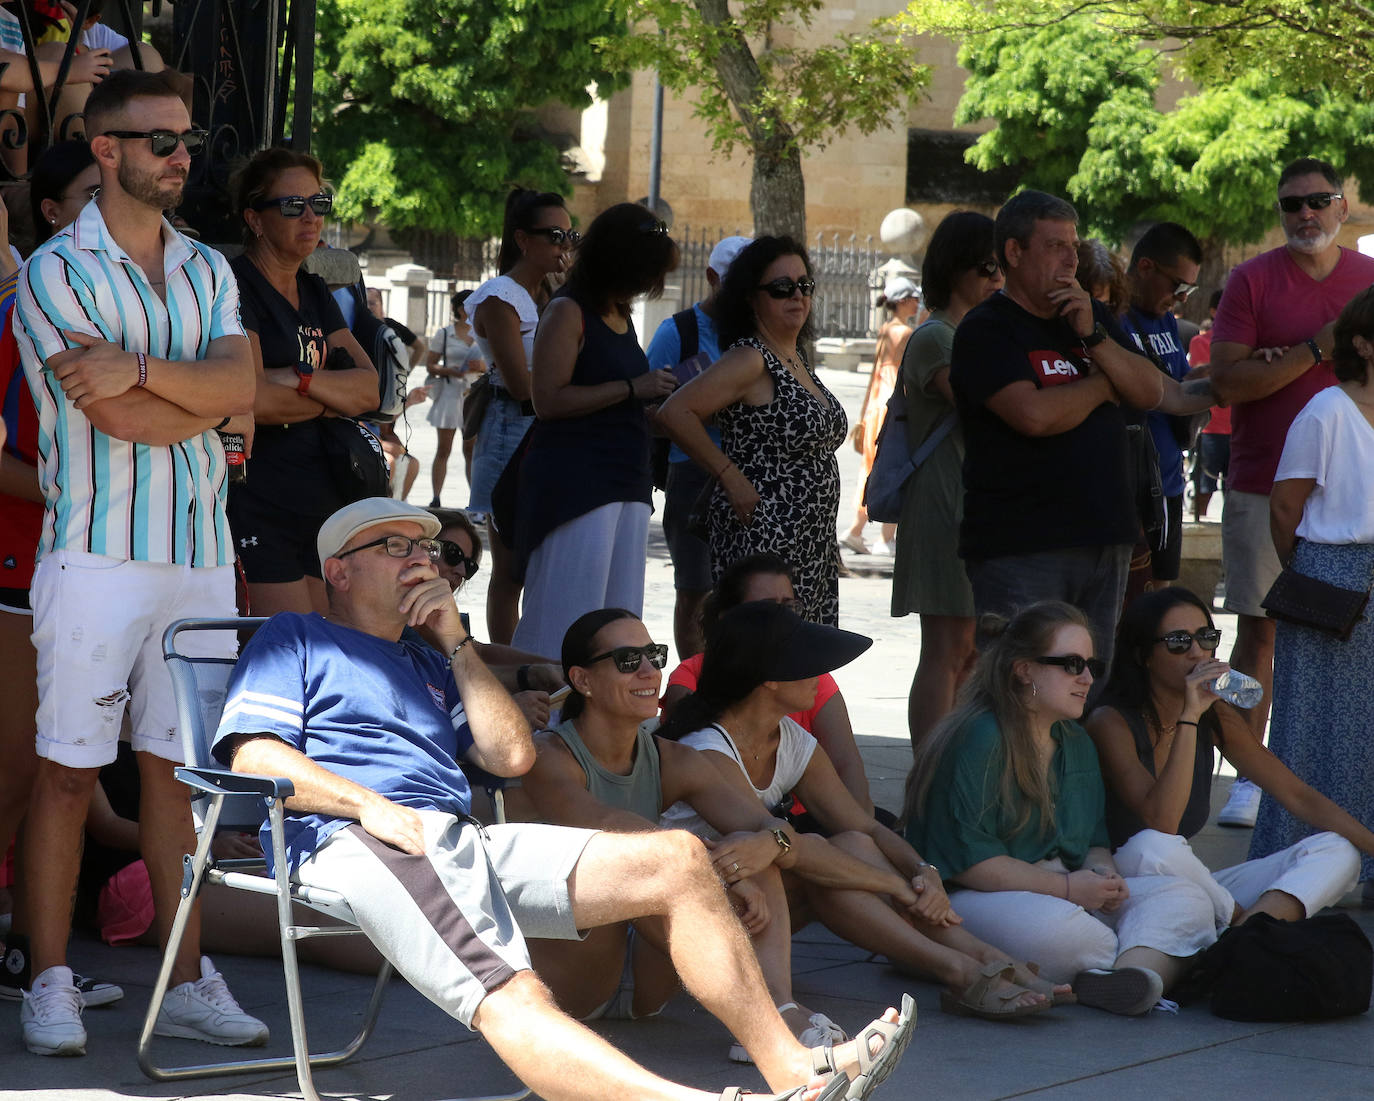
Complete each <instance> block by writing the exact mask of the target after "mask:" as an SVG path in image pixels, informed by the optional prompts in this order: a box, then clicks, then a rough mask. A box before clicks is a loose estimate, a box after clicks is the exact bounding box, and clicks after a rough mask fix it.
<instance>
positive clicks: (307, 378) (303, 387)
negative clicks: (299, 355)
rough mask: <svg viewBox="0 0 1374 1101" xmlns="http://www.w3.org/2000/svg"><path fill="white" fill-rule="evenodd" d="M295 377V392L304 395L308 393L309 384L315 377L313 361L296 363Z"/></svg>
mask: <svg viewBox="0 0 1374 1101" xmlns="http://www.w3.org/2000/svg"><path fill="white" fill-rule="evenodd" d="M296 378H297V379H298V380H299V381H298V382H297V383H296V393H298V394H300V395H301V396H302V397H304V396H305V395H306V394H308V393H310V384H311V382H313V381H314V379H315V365H314V364H313V363H297V364H296Z"/></svg>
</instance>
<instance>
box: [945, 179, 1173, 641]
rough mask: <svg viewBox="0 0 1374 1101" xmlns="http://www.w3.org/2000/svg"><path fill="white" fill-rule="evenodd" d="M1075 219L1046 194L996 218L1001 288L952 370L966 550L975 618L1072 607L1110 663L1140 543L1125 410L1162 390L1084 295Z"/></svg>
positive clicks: (1019, 201)
mask: <svg viewBox="0 0 1374 1101" xmlns="http://www.w3.org/2000/svg"><path fill="white" fill-rule="evenodd" d="M1077 222H1078V215H1077V213H1076V212H1075V210H1074V208H1073V207H1072V206H1071V205H1070V204H1069V203H1067V202H1065V201H1064V200H1062V199H1059V198H1056V197H1055V196H1053V195H1046V194H1045V193H1043V192H1040V191H1023V192H1021V193H1020V194H1019V195H1016V196H1014V197H1013V198H1012V199H1010V200H1009V201H1008V202H1007V204H1006V205H1005V206H1003V207H1002V209H1001V211H1000V212H999V213H998V215H997V222H996V230H995V234H996V246H997V256H998V261H999V262H1000V263H1001V265H1002V269H1003V271H1004V272H1005V273H1006V280H1007V281H1006V286H1005V287H1004V288H1003V290H1002V291H1001V292H1000V293H998V294H994V295H993V296H992V297H991V298H989V299H987V300H986V301H985V302H983V303H982V304H981V305H978V306H976V307H974V308H973V309H972V310H970V311H969V312H968V313H967V314H966V315H965V317H964V319H963V321H962V322H961V323H960V325H959V328H958V330H957V331H956V333H955V336H954V351H953V354H952V357H951V363H950V379H949V381H950V385H951V387H952V388H953V390H954V397H955V402H956V404H957V407H958V410H959V417H960V420H961V422H962V424H963V430H964V439H965V445H966V453H965V459H964V492H965V497H964V520H963V525H962V527H961V528H960V532H959V553H960V555H961V556H962V557H963V558H964V562H965V567H966V568H967V570H968V575H969V580H970V582H971V583H972V585H973V600H974V606H975V609H976V610H977V612H978V614H979V615H982V614H983V613H984V612H997V613H999V614H1002V615H1009V614H1011V613H1012V612H1014V611H1015V610H1016V609H1017V608H1019V607H1023V606H1025V605H1027V604H1031V603H1033V602H1035V601H1037V600H1064V601H1067V602H1068V603H1070V604H1074V605H1076V606H1077V607H1079V608H1081V609H1082V610H1083V612H1084V613H1085V614H1086V615H1087V616H1088V618H1089V620H1090V621H1091V622H1092V624H1093V628H1094V634H1095V636H1096V637H1095V641H1096V644H1097V652H1098V654H1099V655H1100V656H1101V657H1103V658H1104V659H1105V660H1108V661H1110V658H1111V649H1112V638H1113V635H1114V633H1115V630H1116V620H1117V615H1118V613H1119V611H1120V605H1121V598H1122V593H1123V592H1124V589H1125V583H1126V573H1127V570H1128V568H1129V564H1130V551H1131V547H1132V545H1133V544H1134V543H1135V541H1136V536H1137V534H1138V532H1139V521H1138V519H1137V518H1136V513H1135V506H1134V493H1133V485H1132V480H1131V474H1130V473H1129V470H1130V467H1129V461H1128V453H1127V444H1126V422H1125V420H1124V419H1123V417H1122V412H1121V409H1120V408H1119V405H1120V404H1121V403H1125V404H1127V405H1130V406H1134V407H1136V408H1138V409H1151V408H1154V406H1156V405H1157V404H1159V401H1160V399H1161V397H1162V383H1161V381H1160V380H1161V376H1160V374H1159V372H1158V371H1156V370H1155V368H1154V366H1153V365H1152V364H1151V363H1150V361H1149V360H1147V359H1145V358H1144V357H1143V356H1139V355H1136V354H1134V353H1133V352H1131V351H1128V350H1127V345H1128V338H1127V337H1126V336H1125V335H1124V334H1123V333H1122V332H1121V330H1120V329H1119V328H1118V327H1117V325H1116V323H1115V321H1114V320H1113V319H1112V318H1111V316H1110V315H1109V313H1108V311H1107V310H1106V309H1105V308H1104V307H1103V306H1102V305H1101V304H1100V303H1096V302H1094V301H1093V300H1092V299H1091V298H1090V297H1089V295H1088V292H1087V291H1085V290H1084V289H1083V288H1082V287H1080V286H1079V285H1078V281H1077V280H1076V279H1075V277H1074V272H1075V270H1076V268H1077V264H1078V258H1077V248H1078V232H1077ZM1084 656H1087V655H1084Z"/></svg>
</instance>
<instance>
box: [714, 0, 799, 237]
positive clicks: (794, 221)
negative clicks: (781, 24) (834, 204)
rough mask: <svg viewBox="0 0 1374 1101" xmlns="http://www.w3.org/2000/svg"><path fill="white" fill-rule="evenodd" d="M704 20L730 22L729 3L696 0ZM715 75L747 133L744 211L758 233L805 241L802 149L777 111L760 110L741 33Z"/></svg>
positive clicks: (753, 65)
mask: <svg viewBox="0 0 1374 1101" xmlns="http://www.w3.org/2000/svg"><path fill="white" fill-rule="evenodd" d="M695 3H696V6H697V10H698V11H699V12H701V18H702V20H703V21H704V22H706V23H707V24H709V25H710V26H713V27H726V26H728V25H729V23H730V7H729V2H728V0H695ZM715 68H716V74H717V75H718V76H719V77H720V83H721V87H722V88H724V89H725V94H726V95H727V96H728V97H729V99H730V105H731V106H732V107H734V109H735V112H736V113H737V114H738V115H739V117H740V121H741V122H743V124H744V128H745V130H746V131H747V132H748V134H749V142H750V152H751V153H752V154H753V158H754V165H753V173H752V178H751V180H750V185H749V208H750V210H751V212H752V213H753V215H754V232H755V233H757V234H765V233H767V234H783V233H785V234H789V235H791V236H792V237H794V238H796V239H797V241H799V242H801V243H802V244H805V243H806V185H805V182H804V181H803V179H802V168H801V151H800V150H799V149H798V148H797V143H796V139H795V138H794V136H793V134H792V129H791V127H789V126H788V125H787V123H786V122H785V121H784V120H783V119H782V118H780V117H779V116H778V115H777V113H776V112H773V111H769V110H766V109H764V108H762V107H760V105H759V103H760V100H761V99H762V95H761V93H762V91H763V87H764V79H763V73H762V72H761V71H760V70H759V65H758V62H757V61H756V60H755V58H754V53H753V51H752V50H751V49H750V48H749V43H748V42H747V41H746V40H745V38H744V35H742V34H740V33H739V31H737V30H736V31H734V32H733V33H730V34H729V35H728V40H727V41H726V42H725V43H724V45H722V46H721V49H720V52H719V53H718V54H717V55H716V59H715Z"/></svg>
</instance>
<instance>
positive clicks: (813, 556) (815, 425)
mask: <svg viewBox="0 0 1374 1101" xmlns="http://www.w3.org/2000/svg"><path fill="white" fill-rule="evenodd" d="M740 345H747V346H749V347H751V348H754V349H756V350H757V351H758V352H759V353H760V354H761V355H762V356H763V362H764V367H765V369H766V370H767V371H768V374H769V377H771V378H772V380H773V400H772V401H771V402H769V403H768V404H767V405H744V404H742V403H738V402H737V403H735V404H734V405H727V406H726V407H725V408H724V409H722V410H720V412H718V413H717V414H716V425H717V427H718V428H719V429H720V446H721V450H722V451H724V452H725V454H726V456H727V457H728V458H729V459H730V461H731V462H733V463H734V464H735V465H736V466H737V467H739V469H740V471H741V472H742V473H743V474H744V476H745V477H746V478H748V479H749V480H750V481H751V482H752V483H753V484H754V487H755V488H756V489H757V490H758V492H759V498H760V499H759V503H758V507H757V508H755V510H754V515H753V517H752V519H751V521H750V523H749V524H748V526H746V525H744V524H742V523H740V521H739V518H738V517H737V516H736V515H735V512H734V510H733V509H732V508H731V507H730V501H729V498H727V497H726V495H725V491H724V490H722V489H721V488H720V486H719V485H717V486H716V488H715V490H714V492H713V493H712V494H711V503H710V509H709V513H708V521H709V529H710V543H711V572H712V575H713V576H714V577H715V578H717V579H719V577H720V575H721V573H722V572H723V571H724V569H725V567H726V566H728V565H729V564H730V563H731V562H734V561H735V560H736V559H739V558H743V557H744V556H745V555H748V554H758V553H760V552H763V551H771V552H772V553H774V554H778V555H781V556H782V557H783V558H785V559H787V561H788V562H790V563H791V564H792V568H793V571H794V585H795V587H796V591H797V600H798V603H799V607H798V609H797V610H798V612H799V613H800V614H801V615H803V616H804V617H805V618H807V619H809V620H811V621H813V622H815V623H828V624H830V625H831V626H838V625H839V619H840V579H839V554H838V551H837V550H836V546H835V517H836V514H837V512H838V511H839V507H840V469H839V463H838V462H837V461H836V459H835V451H836V449H838V448H839V446H840V444H841V443H843V442H844V439H845V436H846V435H847V433H848V429H849V424H848V421H847V419H846V418H845V415H844V409H843V408H841V406H840V403H839V402H838V401H837V400H836V399H835V396H834V395H833V394H831V393H830V391H829V390H827V389H826V388H825V386H824V385H822V383H821V380H820V379H819V378H817V377H816V372H815V371H813V370H812V369H811V366H810V364H807V363H805V360H803V366H804V367H805V368H806V371H807V374H809V375H810V377H811V381H812V382H813V383H814V384H815V386H816V389H817V390H819V391H820V393H821V398H820V399H819V400H817V398H816V397H815V396H814V395H813V394H812V393H811V392H810V391H809V390H807V389H806V387H804V386H803V385H802V384H801V383H800V382H798V381H797V380H796V378H795V377H794V376H793V375H792V373H791V372H790V371H789V370H788V369H787V368H786V367H785V366H784V365H783V363H782V361H781V360H780V359H778V357H777V356H776V355H775V354H774V353H773V351H772V349H771V348H769V347H768V346H767V345H766V344H764V343H763V342H762V341H761V340H758V339H755V338H753V337H748V338H746V339H744V340H741V341H739V342H738V343H737V344H736V347H739V346H740Z"/></svg>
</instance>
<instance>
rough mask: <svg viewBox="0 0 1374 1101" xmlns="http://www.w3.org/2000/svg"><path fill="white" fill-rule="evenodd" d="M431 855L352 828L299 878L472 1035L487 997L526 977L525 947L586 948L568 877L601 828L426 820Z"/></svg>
mask: <svg viewBox="0 0 1374 1101" xmlns="http://www.w3.org/2000/svg"><path fill="white" fill-rule="evenodd" d="M419 813H420V817H421V818H422V819H423V821H424V828H425V847H426V853H425V855H424V856H410V855H409V854H407V853H403V852H401V851H400V850H398V849H394V848H392V847H391V846H389V845H386V844H384V843H383V842H381V841H378V840H377V839H376V838H375V837H373V836H371V835H370V834H369V833H368V832H367V831H366V830H364V829H363V828H362V826H360V825H357V824H354V825H351V826H348V827H346V828H344V829H342V830H339V831H338V832H337V833H335V834H333V835H332V836H331V837H330V838H329V840H327V841H326V842H325V843H324V845H322V846H321V847H320V849H319V851H317V852H316V853H315V854H314V855H313V856H312V857H310V859H308V860H306V861H305V862H304V863H303V864H302V865H301V869H300V872H299V879H300V881H301V882H302V883H305V884H309V885H310V886H316V887H325V888H327V889H329V890H332V891H337V892H338V893H339V894H341V895H343V896H344V897H345V898H346V899H348V904H349V905H350V906H351V907H352V909H353V915H354V917H355V918H356V919H357V922H358V926H359V928H361V929H362V931H363V932H364V933H365V934H366V935H367V938H368V939H369V940H370V941H372V943H373V944H375V945H376V946H377V950H378V951H379V952H381V953H382V955H384V956H385V957H386V958H387V959H389V960H390V961H391V963H392V965H393V966H394V967H395V968H396V970H397V971H398V972H400V974H401V975H402V976H404V978H405V979H406V980H407V981H408V982H409V983H410V984H411V986H413V987H415V989H416V990H418V991H419V992H420V993H421V994H423V995H424V996H425V997H426V998H428V999H429V1000H430V1001H432V1002H433V1003H434V1004H435V1005H437V1006H439V1008H441V1009H442V1010H444V1012H446V1013H448V1014H449V1015H450V1016H452V1017H455V1018H457V1019H458V1020H459V1021H462V1022H463V1024H465V1025H467V1026H468V1028H471V1027H472V1018H473V1015H474V1014H475V1013H476V1012H477V1007H478V1006H479V1005H481V1004H482V999H484V998H485V997H486V996H487V994H489V993H490V992H491V991H493V990H496V989H497V988H499V987H500V986H502V985H503V984H505V983H506V982H507V981H508V980H509V979H510V978H511V977H512V976H513V975H514V974H515V973H516V972H517V971H523V970H528V969H529V966H530V958H529V952H528V951H527V949H526V947H525V937H527V936H530V937H542V938H546V939H550V940H578V939H581V936H582V933H581V932H580V931H579V930H578V928H577V924H576V922H575V921H574V919H573V913H572V903H571V900H570V899H569V895H568V878H569V877H570V876H571V875H572V871H573V868H574V867H576V866H577V862H578V860H579V859H581V856H582V850H583V849H585V848H586V847H587V842H589V841H590V840H591V839H592V837H594V836H595V834H596V831H595V830H581V829H571V828H567V827H563V826H548V825H542V824H539V823H523V822H522V823H512V824H508V825H499V826H485V827H481V828H480V829H479V827H477V826H476V825H474V824H472V823H471V822H466V821H463V820H462V819H459V818H455V817H454V816H453V815H451V814H445V813H442V812H440V811H420V812H419Z"/></svg>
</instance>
